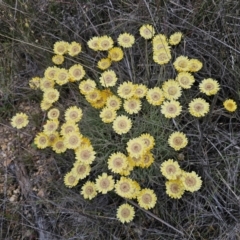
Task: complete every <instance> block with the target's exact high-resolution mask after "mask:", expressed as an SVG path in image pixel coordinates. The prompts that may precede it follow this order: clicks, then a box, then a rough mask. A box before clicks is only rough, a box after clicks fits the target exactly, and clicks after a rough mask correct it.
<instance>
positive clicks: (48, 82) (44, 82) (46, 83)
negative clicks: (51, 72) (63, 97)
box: [40, 77, 55, 92]
mask: <svg viewBox="0 0 240 240" xmlns="http://www.w3.org/2000/svg"><path fill="white" fill-rule="evenodd" d="M54 85H55V82H54V80H53V79H49V78H45V77H44V78H42V79H41V81H40V89H41V90H42V91H43V92H45V91H46V90H47V89H51V88H54Z"/></svg>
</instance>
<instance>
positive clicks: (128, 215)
mask: <svg viewBox="0 0 240 240" xmlns="http://www.w3.org/2000/svg"><path fill="white" fill-rule="evenodd" d="M134 216H135V211H134V208H133V207H132V206H131V205H129V204H128V203H124V204H122V205H121V206H119V207H118V209H117V219H118V220H119V221H120V222H121V223H129V222H131V221H132V220H133V218H134Z"/></svg>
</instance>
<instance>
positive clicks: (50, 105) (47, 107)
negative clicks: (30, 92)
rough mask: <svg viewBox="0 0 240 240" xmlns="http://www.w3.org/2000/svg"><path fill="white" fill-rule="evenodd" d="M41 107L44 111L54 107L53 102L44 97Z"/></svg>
mask: <svg viewBox="0 0 240 240" xmlns="http://www.w3.org/2000/svg"><path fill="white" fill-rule="evenodd" d="M40 107H41V109H42V111H46V110H48V109H49V108H50V107H52V103H51V102H49V101H47V100H46V99H43V100H42V101H41V103H40Z"/></svg>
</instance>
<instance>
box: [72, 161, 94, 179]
mask: <svg viewBox="0 0 240 240" xmlns="http://www.w3.org/2000/svg"><path fill="white" fill-rule="evenodd" d="M90 171H91V167H90V165H89V164H85V163H83V162H79V161H76V162H75V163H74V166H73V168H72V169H71V172H72V173H73V174H74V175H75V176H76V177H77V179H78V180H79V179H81V180H82V179H84V178H86V177H87V176H88V175H89V173H90Z"/></svg>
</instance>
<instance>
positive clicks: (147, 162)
mask: <svg viewBox="0 0 240 240" xmlns="http://www.w3.org/2000/svg"><path fill="white" fill-rule="evenodd" d="M153 162H154V157H153V154H152V153H151V152H146V153H145V154H144V155H143V156H142V161H141V163H140V167H141V168H148V167H150V166H151V165H152V163H153Z"/></svg>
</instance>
